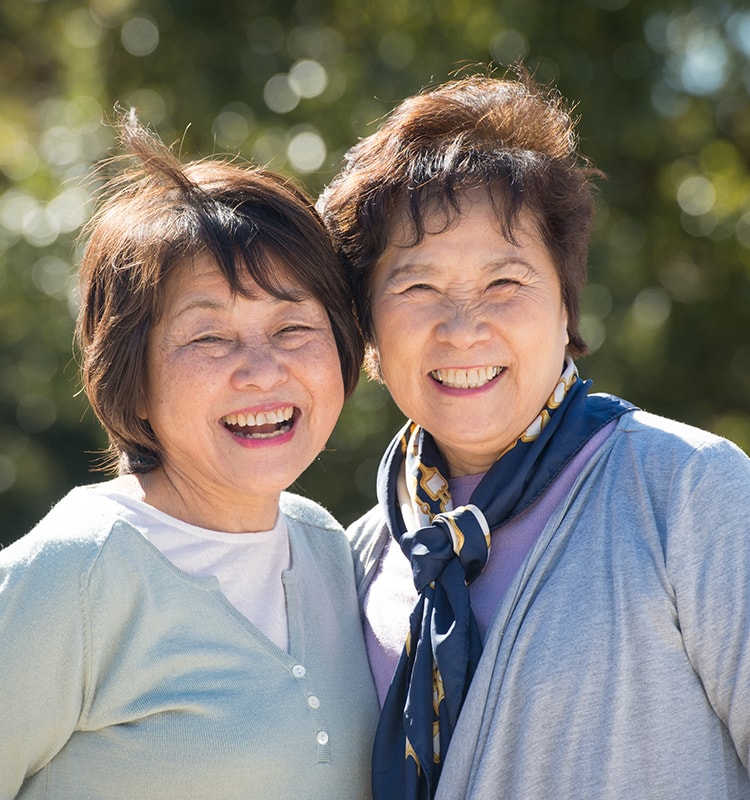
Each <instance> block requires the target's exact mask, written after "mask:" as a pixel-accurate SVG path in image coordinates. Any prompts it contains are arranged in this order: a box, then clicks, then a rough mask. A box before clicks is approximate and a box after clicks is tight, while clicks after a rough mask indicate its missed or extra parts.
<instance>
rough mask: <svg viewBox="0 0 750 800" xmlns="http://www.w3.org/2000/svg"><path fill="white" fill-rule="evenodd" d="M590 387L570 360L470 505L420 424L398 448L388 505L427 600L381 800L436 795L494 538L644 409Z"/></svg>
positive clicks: (385, 750) (378, 794) (473, 661)
mask: <svg viewBox="0 0 750 800" xmlns="http://www.w3.org/2000/svg"><path fill="white" fill-rule="evenodd" d="M589 385H590V381H585V382H584V381H582V380H581V379H580V378H579V377H578V371H577V369H576V367H575V364H574V363H573V361H572V360H571V359H567V360H566V363H565V368H564V371H563V373H562V376H561V377H560V380H559V382H558V384H557V385H556V387H555V389H554V391H553V392H552V394H551V395H550V397H549V399H548V400H547V403H546V404H545V406H544V408H543V409H542V411H541V412H540V414H539V415H538V417H537V418H536V419H535V420H534V422H533V423H532V424H531V425H530V426H529V427H528V428H527V429H526V430H525V431H524V433H523V434H522V435H521V436H520V437H519V438H518V439H517V441H516V442H515V443H514V444H513V445H511V447H509V448H508V449H507V450H506V451H505V452H504V453H503V454H502V455H501V456H500V458H498V460H497V461H496V462H495V463H494V464H493V465H492V467H491V468H490V469H489V470H488V472H487V474H486V475H485V476H484V477H483V478H482V480H481V482H480V483H479V485H478V486H477V487H476V489H475V490H474V492H473V493H472V495H471V498H470V501H469V504H468V505H466V506H461V507H460V508H455V509H454V508H452V504H451V497H450V490H449V488H448V481H447V479H446V475H447V471H446V469H445V466H444V463H443V459H442V457H441V455H440V452H439V450H438V448H437V445H436V444H435V440H434V439H433V438H432V436H431V435H430V434H429V433H427V431H425V430H424V429H423V428H421V427H420V426H419V425H417V424H416V423H414V422H412V421H409V422H408V423H407V424H406V425H405V426H404V428H403V429H402V430H401V431H400V432H399V433H398V434H397V435H396V437H395V438H394V439H393V441H392V442H391V443H390V445H389V446H388V449H387V450H386V452H385V454H384V456H383V459H382V461H381V463H380V468H379V471H378V500H379V503H380V505H381V508H382V509H383V510H384V512H385V515H386V519H387V521H388V526H389V528H390V531H391V533H392V535H393V536H394V537H395V538H396V540H397V541H398V543H399V545H400V546H401V549H402V550H403V552H404V554H405V555H406V557H407V558H409V560H410V561H411V565H412V571H413V575H414V584H415V586H416V589H417V592H418V593H419V599H418V601H417V605H416V606H415V608H414V611H413V612H412V614H411V617H410V620H409V632H408V635H407V640H406V645H405V647H404V650H403V653H402V655H401V658H400V660H399V663H398V666H397V667H396V672H395V674H394V678H393V682H392V683H391V687H390V689H389V692H388V695H387V696H386V699H385V703H384V705H383V711H382V715H381V720H380V724H379V726H378V730H377V734H376V737H375V745H374V750H373V777H372V781H373V796H374V799H375V800H428V798H432V797H434V795H435V791H436V788H437V782H438V779H439V777H440V770H441V767H442V761H443V758H444V756H445V754H446V752H447V750H448V744H449V742H450V739H451V735H452V733H453V730H454V728H455V725H456V721H457V719H458V715H459V712H460V711H461V706H462V704H463V701H464V698H465V697H466V692H467V691H468V688H469V684H470V683H471V679H472V677H473V675H474V671H475V669H476V666H477V663H478V662H479V657H480V656H481V653H482V642H481V638H480V635H479V629H478V627H477V623H476V620H475V619H474V615H473V613H472V610H471V603H470V599H469V588H468V586H469V584H470V583H471V582H472V581H473V580H474V579H475V578H476V577H477V576H478V575H479V574H480V573H481V571H482V570H483V569H484V566H485V565H486V563H487V559H488V558H489V551H490V532H491V531H492V530H494V529H495V528H497V527H499V526H500V525H502V524H503V523H505V522H508V521H509V520H510V519H512V518H513V517H515V516H516V515H518V514H520V513H521V512H522V511H523V510H524V509H525V508H527V507H528V506H529V505H530V504H531V503H532V502H533V501H534V500H535V499H536V498H537V497H539V495H541V494H542V493H543V492H544V491H545V489H546V488H547V487H548V486H549V485H550V483H551V482H552V481H553V480H554V479H555V477H556V476H557V475H559V473H560V472H561V471H562V470H563V469H564V467H565V466H566V465H567V464H568V463H569V462H570V461H571V459H573V458H574V457H575V455H576V454H577V453H578V452H579V451H580V450H581V448H582V447H583V446H584V444H585V443H586V442H587V441H588V440H589V439H590V438H591V437H592V436H593V435H594V434H595V433H597V431H599V430H601V429H602V428H603V427H604V426H605V425H607V424H608V423H609V422H611V421H612V420H614V419H616V418H617V417H619V416H621V415H622V414H624V413H625V412H627V411H629V410H631V409H632V408H633V406H632V405H630V404H629V403H626V402H625V401H623V400H620V399H619V398H616V397H613V396H611V395H601V394H596V395H589V394H588V387H589ZM404 480H405V482H406V490H407V492H408V495H409V500H410V504H411V511H412V514H411V516H413V517H414V518H415V519H416V525H409V526H408V527H409V528H411V529H410V530H409V529H407V523H406V522H405V520H404V516H403V514H402V511H401V507H400V501H399V491H398V486H399V481H401V482H402V486H403V481H404ZM402 494H403V490H402Z"/></svg>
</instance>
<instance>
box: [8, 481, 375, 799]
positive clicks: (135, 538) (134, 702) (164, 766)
mask: <svg viewBox="0 0 750 800" xmlns="http://www.w3.org/2000/svg"><path fill="white" fill-rule="evenodd" d="M282 510H283V512H284V514H285V516H286V518H287V526H288V530H289V539H290V548H291V559H292V566H291V568H290V570H289V571H288V572H286V573H285V574H284V576H283V581H284V586H285V591H286V594H287V607H288V616H289V637H290V653H285V652H284V651H282V650H280V649H279V648H277V647H276V646H275V645H274V644H273V643H272V642H270V641H269V640H268V639H267V638H266V637H265V636H264V635H263V634H262V633H260V631H259V630H258V629H257V628H255V626H254V625H252V624H251V623H250V622H249V621H248V620H247V619H246V618H245V617H244V616H242V615H241V614H240V613H239V612H238V611H237V610H236V609H235V608H234V606H232V605H231V603H230V602H229V601H228V600H226V598H225V597H224V595H223V594H221V592H220V591H219V588H218V584H217V582H216V581H215V580H214V579H198V578H192V577H190V576H188V575H186V574H185V573H183V572H181V571H180V570H178V569H177V568H176V567H174V566H173V565H172V564H171V562H169V561H168V560H167V559H166V558H164V556H162V554H161V553H160V552H159V551H158V550H157V549H156V548H154V547H153V546H152V545H151V544H150V543H149V542H148V541H147V540H146V539H144V537H143V536H141V535H140V534H139V533H138V532H137V531H136V530H135V529H133V528H131V527H130V526H129V525H128V524H127V523H125V522H123V521H121V520H118V519H117V517H116V514H113V507H112V505H111V503H110V501H108V500H107V499H106V498H102V497H101V496H100V495H95V494H94V493H93V492H91V491H88V490H87V489H86V488H85V487H84V488H78V489H75V490H73V491H72V492H71V493H70V494H69V495H68V496H67V497H66V498H64V499H63V500H62V501H61V502H60V503H59V504H58V505H57V506H56V507H55V508H54V509H53V510H52V511H51V512H50V514H49V515H48V516H47V517H46V518H45V519H44V520H43V521H42V522H41V523H40V524H39V525H38V526H37V528H36V529H35V530H34V531H33V532H31V533H30V534H28V535H27V536H26V537H24V538H22V539H21V540H19V541H18V542H16V543H14V544H13V545H11V546H10V547H8V548H7V549H6V550H4V551H2V552H0V697H1V698H2V699H1V700H0V798H2V800H9V799H10V798H13V797H16V796H17V797H19V798H24V799H25V800H26V799H27V798H34V799H36V798H54V800H82V798H87V800H92V799H94V798H101V800H116V798H127V799H128V800H132V798H148V799H149V800H167V799H169V800H177V799H178V798H179V800H186V799H187V798H200V800H209V799H210V800H251V798H258V800H261V798H262V800H269V799H270V798H274V799H275V800H278V798H290V800H291V798H295V800H298V799H299V798H307V800H312V799H313V798H319V799H320V800H324V798H325V800H330V799H331V798H339V800H352V799H353V798H367V797H369V796H370V790H369V764H370V748H371V742H372V737H373V734H374V729H375V725H376V723H377V701H376V699H375V694H374V689H373V686H372V683H371V678H370V673H369V669H368V665H367V660H366V656H365V651H364V644H363V640H362V635H361V630H360V621H359V614H358V612H357V600H356V596H355V588H354V577H353V570H352V561H351V553H350V550H349V545H348V543H347V541H346V538H345V537H344V534H343V531H342V530H341V528H340V526H338V524H337V523H336V522H335V521H334V520H333V519H332V518H331V517H330V515H328V514H327V512H325V511H324V510H323V509H321V508H320V507H319V506H317V505H315V504H313V503H311V502H309V501H307V500H303V499H302V498H298V497H294V496H293V495H283V496H282Z"/></svg>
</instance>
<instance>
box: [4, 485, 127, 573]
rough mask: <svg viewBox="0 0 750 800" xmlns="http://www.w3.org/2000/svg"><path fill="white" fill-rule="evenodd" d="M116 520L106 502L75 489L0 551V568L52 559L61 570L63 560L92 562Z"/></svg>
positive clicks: (83, 490) (94, 495)
mask: <svg viewBox="0 0 750 800" xmlns="http://www.w3.org/2000/svg"><path fill="white" fill-rule="evenodd" d="M116 519H117V517H116V514H115V513H114V511H113V509H112V506H111V504H110V503H109V502H108V501H106V500H105V499H104V498H102V497H100V496H98V495H97V494H96V492H95V491H92V490H91V489H90V488H89V487H86V486H79V487H77V488H75V489H72V490H71V491H70V492H69V493H68V494H67V495H65V496H64V497H63V498H62V499H61V500H59V501H58V502H57V503H56V504H55V505H54V506H53V507H52V508H51V509H50V511H49V512H48V513H47V514H46V515H45V516H44V517H43V518H42V519H41V520H40V521H39V522H38V523H37V524H36V525H35V526H34V528H32V529H31V531H29V532H28V533H27V534H26V535H25V536H22V537H21V538H20V539H18V540H17V541H15V542H13V544H11V545H9V546H8V547H6V548H5V549H3V550H2V551H0V564H5V565H9V564H12V563H30V562H31V561H34V560H38V559H44V558H46V557H52V558H53V559H54V561H55V563H56V564H57V565H58V567H61V566H62V565H63V564H64V562H65V560H66V559H70V560H79V561H80V560H87V559H93V558H95V557H96V554H97V553H98V552H99V550H100V549H101V547H102V546H103V544H104V543H105V542H106V540H107V538H108V536H109V533H110V531H111V529H112V526H113V524H114V522H115V521H116Z"/></svg>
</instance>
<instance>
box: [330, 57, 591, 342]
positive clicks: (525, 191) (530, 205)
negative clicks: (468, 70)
mask: <svg viewBox="0 0 750 800" xmlns="http://www.w3.org/2000/svg"><path fill="white" fill-rule="evenodd" d="M516 74H517V77H516V79H513V80H509V79H499V78H495V77H491V76H488V75H471V76H468V77H465V78H461V79H458V80H455V81H451V82H448V83H445V84H443V85H441V86H438V87H437V88H434V89H431V90H425V91H423V92H421V93H419V94H417V95H414V96H412V97H409V98H407V99H406V100H404V101H403V102H401V103H400V104H399V105H398V106H396V108H395V109H394V110H393V112H392V113H391V114H390V116H389V117H387V118H386V120H385V122H384V123H383V124H382V125H381V127H380V129H379V130H378V131H376V132H375V133H373V134H372V135H370V136H368V137H367V138H365V139H363V140H362V141H361V142H359V143H358V144H356V145H355V146H354V147H352V148H351V149H350V150H349V151H348V152H347V153H346V155H345V164H344V167H343V169H342V171H341V172H340V173H339V175H337V176H336V177H335V178H334V179H333V180H332V181H331V183H330V184H329V185H328V187H327V188H326V189H325V190H324V192H323V193H322V195H321V197H320V199H319V201H318V210H319V211H321V213H322V215H323V219H324V221H325V223H326V225H327V226H328V229H329V230H330V231H331V234H332V236H333V239H334V242H335V244H336V247H337V249H338V250H339V253H340V255H341V256H342V259H343V260H344V262H345V264H346V265H347V269H348V273H349V278H350V282H351V284H352V289H353V292H354V298H355V303H356V306H357V312H358V315H359V318H360V324H361V325H362V329H363V332H364V335H365V339H366V340H367V341H368V343H370V344H372V343H373V341H372V340H373V332H372V321H371V317H370V299H371V296H370V292H371V281H372V273H373V269H374V267H375V264H376V262H377V259H378V257H379V256H380V255H381V254H382V253H383V250H384V249H385V247H386V245H387V244H388V237H389V235H390V233H391V228H392V225H393V224H394V222H395V221H396V220H398V219H405V220H406V221H407V222H409V223H410V224H411V227H412V229H413V232H414V239H413V244H417V243H419V242H420V241H421V240H422V238H423V236H424V234H425V230H424V215H425V213H426V211H427V210H433V209H437V210H439V211H441V212H443V213H444V214H445V220H446V228H447V227H450V225H452V224H454V223H455V221H456V219H457V217H458V216H459V214H460V210H461V209H460V203H461V196H462V195H463V193H465V192H467V191H469V190H472V189H475V188H485V189H487V191H488V193H489V197H490V199H491V201H492V202H493V205H494V207H495V209H496V212H497V218H498V222H499V223H500V226H501V230H502V231H503V234H504V235H505V236H506V238H508V239H509V240H511V241H513V234H514V230H516V226H517V224H518V215H519V213H520V212H521V210H523V209H527V210H528V211H530V212H531V214H532V215H533V217H534V219H535V221H536V223H537V225H538V227H539V232H540V234H541V236H542V239H543V241H544V244H545V246H546V247H547V249H548V251H549V253H550V255H551V257H552V259H553V261H554V264H555V267H556V268H557V272H558V276H559V279H560V285H561V289H562V296H563V301H564V303H565V307H566V310H567V314H568V335H569V338H570V341H569V344H568V350H569V352H570V353H571V354H572V355H583V354H584V353H585V352H586V351H587V347H586V343H585V342H584V340H583V338H582V336H581V334H580V331H579V329H578V326H579V318H580V298H581V292H582V290H583V287H584V285H585V282H586V265H587V259H588V246H589V238H590V234H591V222H592V218H593V213H594V201H593V183H592V179H593V178H594V177H600V176H601V175H602V173H601V172H599V171H598V170H596V169H594V168H593V167H592V166H591V165H590V164H589V162H588V160H587V159H586V158H585V157H583V156H582V155H580V154H579V153H578V149H577V140H576V136H575V131H574V129H575V121H574V120H573V118H572V116H571V110H570V109H569V108H567V107H566V106H565V104H564V102H563V100H562V98H561V97H560V96H559V94H558V93H557V92H556V91H554V90H552V89H549V88H543V87H541V86H539V85H537V84H536V83H535V82H534V80H533V79H532V78H531V76H530V75H529V74H528V73H527V72H526V71H525V70H524V69H523V68H521V67H518V68H517V70H516Z"/></svg>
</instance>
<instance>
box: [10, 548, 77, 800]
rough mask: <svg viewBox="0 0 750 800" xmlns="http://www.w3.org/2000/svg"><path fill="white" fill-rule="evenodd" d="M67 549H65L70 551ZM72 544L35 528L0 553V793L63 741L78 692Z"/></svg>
mask: <svg viewBox="0 0 750 800" xmlns="http://www.w3.org/2000/svg"><path fill="white" fill-rule="evenodd" d="M71 550H72V551H73V552H71ZM81 555H82V554H81V552H80V543H79V546H78V547H66V546H60V545H59V544H57V545H55V544H54V543H52V544H51V543H49V542H43V541H42V542H40V541H39V538H38V537H36V536H35V532H32V534H28V535H27V536H26V537H24V538H22V539H20V540H19V541H17V542H15V543H14V544H13V545H11V546H10V547H8V548H7V549H6V550H4V551H2V552H0V642H2V647H0V696H1V697H2V714H0V797H2V798H11V797H15V796H16V794H17V793H18V791H19V790H20V788H21V785H22V784H23V782H24V780H26V778H27V777H30V776H31V775H33V774H35V773H36V772H38V771H39V770H40V769H42V768H43V767H44V766H45V765H46V764H47V763H48V762H49V761H50V760H51V759H52V758H53V757H54V756H55V754H56V753H57V752H59V751H60V749H61V748H62V747H63V746H64V745H65V743H66V741H67V740H68V738H69V737H70V735H71V733H72V732H73V730H74V729H75V727H76V725H77V723H78V719H79V717H80V714H81V708H82V706H83V702H84V695H85V689H84V686H85V678H84V672H85V670H84V666H85V665H84V662H85V653H86V631H85V628H86V626H85V615H84V607H85V576H84V575H83V574H82V572H83V570H82V568H81V564H82V562H84V561H85V559H84V558H81Z"/></svg>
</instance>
